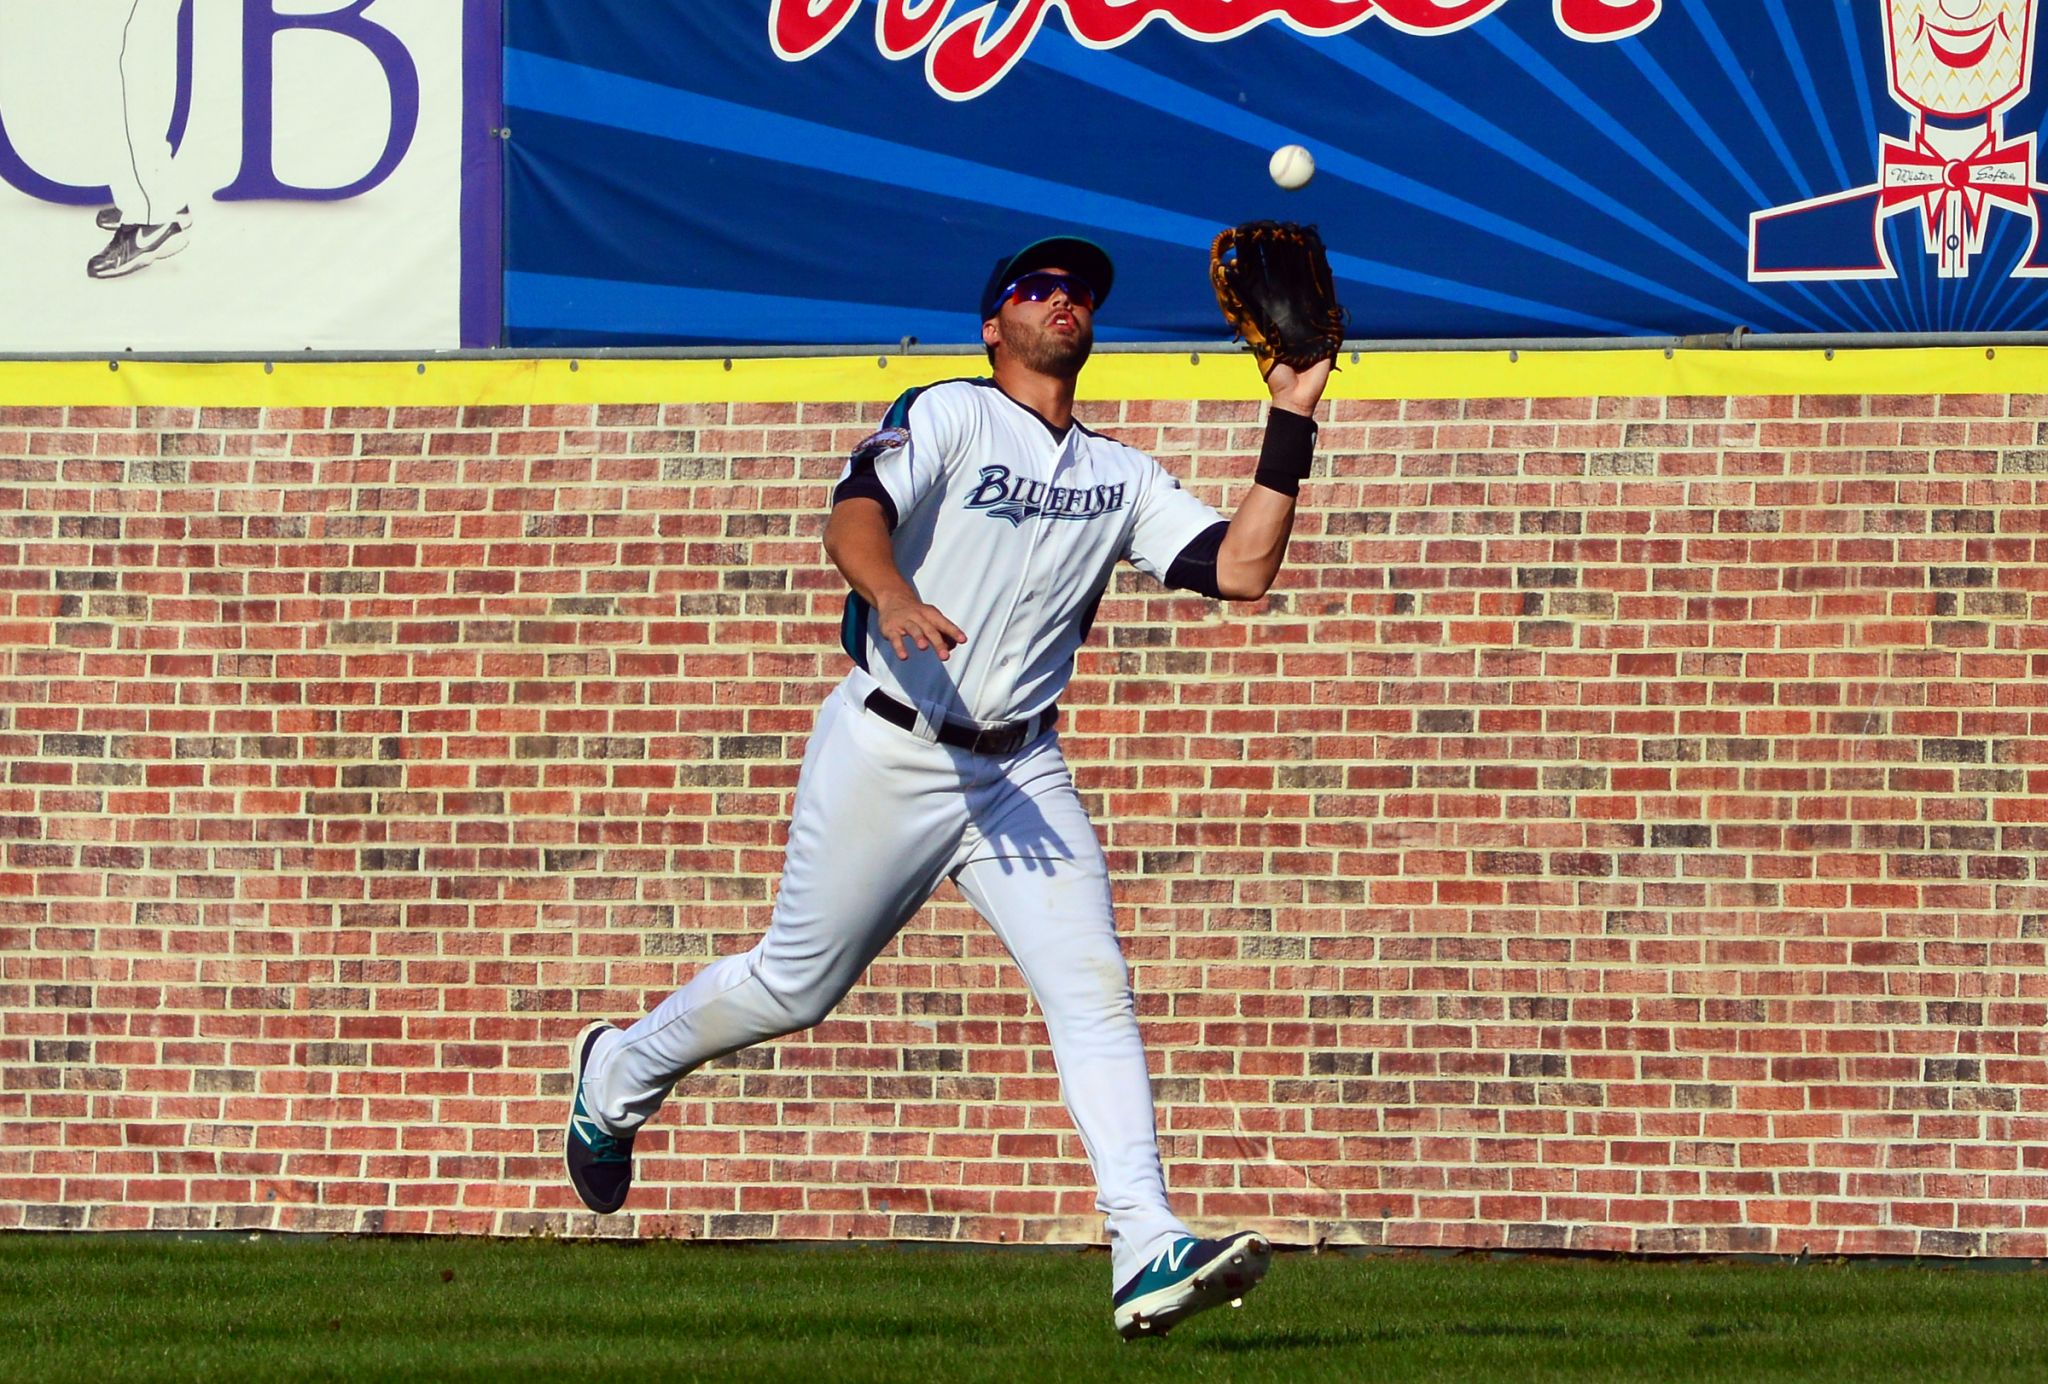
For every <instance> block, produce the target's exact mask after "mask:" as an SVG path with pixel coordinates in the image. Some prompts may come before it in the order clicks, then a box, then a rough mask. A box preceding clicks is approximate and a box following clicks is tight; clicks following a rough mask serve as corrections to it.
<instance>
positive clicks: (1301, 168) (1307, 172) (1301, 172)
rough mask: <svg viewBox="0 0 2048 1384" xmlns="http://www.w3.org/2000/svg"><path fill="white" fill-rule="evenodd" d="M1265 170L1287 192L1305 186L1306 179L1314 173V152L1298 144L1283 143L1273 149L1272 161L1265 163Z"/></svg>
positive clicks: (1313, 175) (1306, 183)
mask: <svg viewBox="0 0 2048 1384" xmlns="http://www.w3.org/2000/svg"><path fill="white" fill-rule="evenodd" d="M1266 171H1267V172H1268V173H1271V174H1272V175H1273V181H1274V182H1276V183H1278V184H1280V186H1282V187H1284V188H1286V189H1287V190H1288V191H1289V192H1292V191H1294V190H1295V189H1296V188H1299V187H1307V186H1308V180H1309V179H1310V178H1313V177H1315V175H1316V158H1315V155H1314V154H1311V153H1309V151H1308V150H1306V149H1304V148H1302V147H1301V146H1300V145H1299V144H1283V145H1281V146H1280V147H1279V148H1278V149H1275V150H1274V151H1273V161H1272V162H1271V163H1269V164H1267V165H1266Z"/></svg>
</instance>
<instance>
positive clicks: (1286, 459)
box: [1252, 405, 1316, 496]
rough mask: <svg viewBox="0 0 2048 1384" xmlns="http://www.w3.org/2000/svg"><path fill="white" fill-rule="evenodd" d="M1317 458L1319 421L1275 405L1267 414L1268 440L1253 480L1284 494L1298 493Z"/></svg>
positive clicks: (1262, 450)
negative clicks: (1317, 427)
mask: <svg viewBox="0 0 2048 1384" xmlns="http://www.w3.org/2000/svg"><path fill="white" fill-rule="evenodd" d="M1315 459H1316V420H1315V419H1313V418H1310V417H1309V416H1308V415H1307V414H1303V413H1295V412H1294V411H1293V410H1291V409H1284V408H1281V407H1279V406H1278V405H1275V406H1274V407H1273V408H1272V409H1270V410H1268V412H1267V414H1266V442H1265V445H1264V446H1263V447H1261V448H1260V449H1259V469H1258V471H1257V472H1256V473H1255V474H1254V475H1253V477H1252V479H1253V480H1255V481H1257V482H1258V483H1259V484H1260V485H1263V486H1265V487H1266V489H1268V490H1277V491H1279V492H1280V493H1281V494H1282V495H1289V496H1293V495H1299V494H1300V493H1301V483H1302V482H1303V481H1304V480H1306V479H1307V478H1308V470H1309V467H1310V466H1312V465H1314V464H1315Z"/></svg>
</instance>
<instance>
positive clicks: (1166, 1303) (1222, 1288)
mask: <svg viewBox="0 0 2048 1384" xmlns="http://www.w3.org/2000/svg"><path fill="white" fill-rule="evenodd" d="M1272 1262H1273V1246H1272V1245H1271V1244H1270V1243H1269V1242H1268V1241H1267V1240H1266V1237H1265V1236H1263V1235H1260V1234H1258V1233H1256V1232H1254V1231H1250V1230H1242V1231H1239V1232H1238V1233H1237V1234H1235V1235H1226V1236H1224V1237H1223V1238H1222V1239H1220V1240H1197V1239H1195V1238H1194V1237H1192V1236H1182V1237H1181V1238H1180V1239H1178V1240H1175V1241H1174V1242H1173V1243H1172V1244H1171V1245H1168V1246H1167V1247H1166V1248H1165V1249H1164V1250H1162V1251H1160V1254H1159V1257H1158V1258H1156V1259H1154V1260H1153V1261H1152V1262H1151V1263H1150V1264H1147V1265H1146V1266H1145V1269H1144V1271H1143V1272H1142V1273H1140V1274H1139V1275H1138V1276H1137V1277H1136V1278H1134V1279H1132V1280H1131V1281H1130V1282H1129V1283H1126V1284H1125V1285H1124V1286H1123V1287H1122V1288H1119V1289H1118V1290H1117V1294H1116V1296H1115V1297H1114V1298H1112V1299H1110V1302H1111V1305H1112V1306H1114V1307H1115V1308H1116V1329H1117V1333H1118V1334H1119V1335H1121V1336H1122V1337H1123V1338H1124V1339H1125V1340H1126V1341H1135V1340H1137V1339H1139V1338H1140V1337H1143V1336H1164V1335H1165V1334H1166V1333H1167V1332H1168V1331H1170V1330H1172V1329H1173V1328H1174V1327H1175V1326H1177V1325H1179V1324H1180V1323H1181V1322H1183V1321H1185V1320H1186V1319H1187V1318H1189V1317H1192V1316H1193V1315H1195V1313H1197V1312H1205V1311H1207V1310H1208V1309H1209V1308H1211V1307H1214V1306H1216V1305H1217V1304H1219V1303H1224V1302H1227V1303H1229V1304H1230V1305H1231V1306H1233V1307H1237V1306H1240V1305H1241V1304H1242V1303H1243V1300H1244V1295H1245V1294H1246V1293H1249V1292H1250V1291H1251V1290H1252V1289H1253V1288H1256V1287H1257V1286H1258V1283H1259V1280H1260V1279H1262V1278H1264V1277H1265V1276H1266V1267H1267V1266H1268V1265H1269V1264H1271V1263H1272Z"/></svg>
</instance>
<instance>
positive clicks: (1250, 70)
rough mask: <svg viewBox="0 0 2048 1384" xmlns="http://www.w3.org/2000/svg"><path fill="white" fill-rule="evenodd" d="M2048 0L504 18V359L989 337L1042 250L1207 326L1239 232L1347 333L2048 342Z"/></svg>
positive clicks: (574, 3)
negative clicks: (1230, 236) (1094, 257)
mask: <svg viewBox="0 0 2048 1384" xmlns="http://www.w3.org/2000/svg"><path fill="white" fill-rule="evenodd" d="M2038 3H2039V0H1711V3H1709V0H1548V3H1545V0H1016V2H1015V3H1010V4H1003V5H986V4H983V5H979V6H976V5H971V4H969V3H967V0H719V3H717V4H707V3H703V0H521V3H519V4H517V5H513V6H509V7H508V9H509V12H510V13H509V25H508V30H507V33H508V51H507V53H506V59H505V82H506V102H507V106H508V111H507V117H506V123H507V126H508V127H509V144H508V162H507V167H506V177H507V182H508V223H509V224H508V228H507V229H508V243H507V271H508V272H507V277H506V313H507V319H508V321H507V341H508V343H509V344H511V345H513V346H532V347H563V346H586V345H587V346H597V345H647V344H746V343H758V344H791V345H799V344H826V343H855V342H859V343H875V342H895V341H898V340H900V339H901V338H904V337H912V338H916V339H918V340H920V341H923V342H928V343H930V342H972V341H976V340H978V339H979V323H978V322H977V320H976V315H975V307H974V303H975V298H976V295H977V293H978V290H979V289H980V287H981V284H982V280H983V278H984V277H985V276H986V273H987V271H988V267H989V265H990V264H991V263H992V262H993V261H994V260H995V259H996V258H997V256H998V255H999V254H1000V253H1002V252H1003V251H1005V250H1008V249H1012V248H1015V247H1016V246H1018V245H1020V244H1022V243H1024V242H1025V241H1027V240H1030V239H1033V238H1036V237H1038V236H1041V235H1048V234H1053V233H1056V232H1077V233H1079V234H1083V235H1087V236H1090V237H1091V238H1094V239H1096V240H1099V241H1100V242H1101V243H1102V244H1103V245H1104V246H1105V247H1106V248H1107V249H1108V250H1109V251H1110V253H1111V255H1112V256H1113V257H1114V259H1115V260H1116V263H1117V268H1118V278H1117V284H1116V289H1115V292H1114V295H1113V296H1112V298H1111V299H1110V301H1109V302H1108V304H1107V305H1106V307H1105V310H1104V311H1103V313H1102V314H1101V316H1100V319H1099V322H1098V327H1097V333H1098V336H1099V337H1101V338H1103V339H1105V340H1124V341H1148V340H1153V341H1185V340H1203V339H1214V338H1217V337H1219V336H1222V335H1224V334H1225V329H1224V326H1223V322H1222V318H1221V316H1220V314H1219V313H1218V311H1217V309H1216V305H1215V301H1214V299H1213V297H1212V296H1211V294H1210V291H1209V288H1208V280H1207V268H1206V267H1207V257H1208V247H1209V243H1210V240H1211V238H1212V237H1213V236H1214V235H1215V233H1216V232H1217V230H1219V229H1220V228H1222V227H1223V226H1225V225H1228V224H1232V223H1235V222H1239V221H1245V220H1251V219H1258V218H1279V219H1286V220H1296V221H1305V222H1312V223H1315V224H1316V225H1318V226H1319V227H1320V228H1321V230H1322V232H1323V235H1324V238H1325V239H1326V241H1327V242H1328V243H1329V245H1330V248H1331V252H1332V263H1333V266H1334V268H1335V270H1336V272H1337V276H1338V280H1339V288H1340V291H1341V292H1342V295H1343V297H1344V299H1345V302H1346V304H1347V305H1348V306H1349V307H1350V308H1351V311H1352V315H1353V335H1355V336H1357V337H1364V338H1383V339H1417V338H1486V337H1531V336H1536V337H1551V336H1642V335H1685V334H1693V333H1713V332H1725V331H1727V330H1729V329H1731V328H1734V327H1738V326H1740V327H1747V328H1750V329H1752V330H1757V331H1764V332H1881V333H1900V332H1933V331H1942V332H1963V331H1969V332H1980V331H2018V330H2026V331H2033V330H2041V329H2043V328H2044V327H2048V294H2044V290H2043V283H2042V279H2043V277H2044V276H2048V246H2044V245H2043V244H2042V243H2041V242H2042V236H2041V223H2042V211H2043V207H2044V206H2048V203H2044V202H2043V200H2042V199H2043V197H2044V196H2048V187H2044V186H2043V185H2042V183H2041V173H2040V171H2039V170H2038V169H2037V167H2036V164H2037V150H2036V136H2037V133H2038V131H2039V128H2040V125H2041V121H2042V101H2041V98H2040V97H2039V96H2038V95H2037V94H2035V93H2033V92H2032V90H2031V73H2032V61H2033V51H2034V43H2035V29H2036V22H2037V19H2038V14H2037V12H2036V11H2037V6H2038ZM1287 144H1301V145H1303V146H1305V147H1307V148H1308V150H1309V151H1310V152H1311V153H1312V154H1313V155H1314V157H1315V160H1316V163H1317V165H1318V172H1317V174H1316V176H1315V177H1314V179H1313V180H1312V181H1310V182H1309V183H1308V185H1307V186H1306V187H1304V188H1302V189H1301V190H1299V191H1292V192H1290V191H1284V190H1282V189H1281V188H1280V187H1278V186H1276V185H1275V184H1274V182H1273V181H1272V180H1271V178H1270V177H1269V176H1268V158H1269V156H1270V155H1271V153H1272V152H1273V151H1274V150H1275V149H1277V148H1279V147H1281V146H1283V145H1287Z"/></svg>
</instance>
